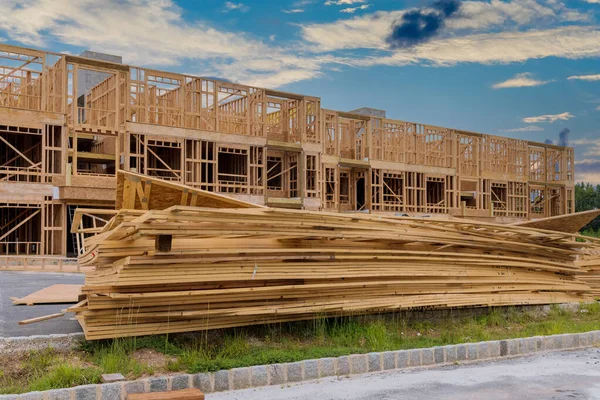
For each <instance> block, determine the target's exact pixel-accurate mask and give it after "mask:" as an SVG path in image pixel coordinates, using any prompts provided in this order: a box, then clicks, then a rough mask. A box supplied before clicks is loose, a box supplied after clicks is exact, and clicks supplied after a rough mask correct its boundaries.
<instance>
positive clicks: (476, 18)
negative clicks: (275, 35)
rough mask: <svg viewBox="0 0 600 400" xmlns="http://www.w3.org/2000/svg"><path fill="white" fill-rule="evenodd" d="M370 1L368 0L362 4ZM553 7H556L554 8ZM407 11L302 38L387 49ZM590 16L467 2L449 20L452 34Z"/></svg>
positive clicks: (517, 2)
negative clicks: (396, 24)
mask: <svg viewBox="0 0 600 400" xmlns="http://www.w3.org/2000/svg"><path fill="white" fill-rule="evenodd" d="M362 2H366V0H364V1H362ZM551 6H552V7H551ZM406 11H407V10H401V11H378V12H375V13H371V14H367V15H363V16H360V17H354V18H352V19H341V20H338V21H334V22H328V23H315V24H305V25H302V26H301V28H302V36H303V38H304V39H305V40H307V41H309V42H311V43H313V44H314V45H315V46H316V47H317V48H319V49H320V50H323V51H330V50H340V49H358V48H373V49H386V48H387V43H386V41H385V39H386V37H388V36H389V34H390V33H391V29H392V24H393V22H394V21H395V20H397V19H399V18H401V17H402V15H403V14H404V13H405V12H406ZM589 18H590V17H589V16H588V15H587V14H583V13H580V12H578V11H575V10H571V9H568V8H566V7H565V6H564V5H563V4H562V2H556V3H554V4H552V5H550V4H549V5H547V6H545V5H541V4H538V3H537V2H536V1H535V0H511V1H500V0H491V1H490V2H485V1H464V2H462V4H461V8H460V12H459V13H458V14H457V15H456V17H453V18H451V19H449V20H447V21H446V28H445V32H446V33H447V34H449V35H456V34H459V33H463V34H464V33H476V32H482V31H485V30H489V29H493V28H502V29H501V30H503V31H514V28H515V27H522V26H526V25H527V24H531V23H534V24H535V26H537V27H543V26H544V25H543V24H546V25H548V24H552V23H556V22H568V21H585V20H587V19H589Z"/></svg>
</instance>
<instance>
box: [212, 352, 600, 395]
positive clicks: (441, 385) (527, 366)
mask: <svg viewBox="0 0 600 400" xmlns="http://www.w3.org/2000/svg"><path fill="white" fill-rule="evenodd" d="M209 398H210V400H217V399H228V400H284V399H289V400H309V399H310V400H314V399H319V400H329V399H361V400H387V399H410V400H431V399H435V400H480V399H485V400H498V399H506V400H508V399H510V400H513V399H514V400H520V399H531V400H534V399H535V400H538V399H556V400H558V399H565V400H584V399H600V349H588V350H581V351H571V352H562V353H548V354H541V355H536V356H532V357H525V358H517V359H510V360H503V361H496V362H485V363H477V364H469V365H462V366H451V367H442V368H434V369H425V370H412V371H394V372H385V373H378V374H369V375H360V376H353V377H350V378H339V379H338V378H327V379H321V380H319V381H313V382H309V383H304V384H296V385H291V386H288V385H286V386H284V387H282V386H268V387H264V388H259V389H245V390H238V391H233V392H223V393H215V394H211V395H210V397H209Z"/></svg>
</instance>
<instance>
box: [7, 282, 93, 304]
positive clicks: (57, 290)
mask: <svg viewBox="0 0 600 400" xmlns="http://www.w3.org/2000/svg"><path fill="white" fill-rule="evenodd" d="M81 287H82V285H64V284H57V285H52V286H48V287H46V288H44V289H42V290H38V291H37V292H34V293H31V294H30V295H27V296H25V297H23V298H20V299H18V298H16V297H12V298H11V300H12V302H13V304H27V305H33V304H49V303H77V302H78V301H79V295H80V294H81Z"/></svg>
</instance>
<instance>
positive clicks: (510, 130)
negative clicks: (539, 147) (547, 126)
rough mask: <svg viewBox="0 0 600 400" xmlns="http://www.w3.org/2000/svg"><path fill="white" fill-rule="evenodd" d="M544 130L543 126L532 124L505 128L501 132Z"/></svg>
mask: <svg viewBox="0 0 600 400" xmlns="http://www.w3.org/2000/svg"><path fill="white" fill-rule="evenodd" d="M543 130H544V128H542V127H540V126H535V125H531V126H524V127H522V128H514V129H504V130H502V131H500V132H541V131H543Z"/></svg>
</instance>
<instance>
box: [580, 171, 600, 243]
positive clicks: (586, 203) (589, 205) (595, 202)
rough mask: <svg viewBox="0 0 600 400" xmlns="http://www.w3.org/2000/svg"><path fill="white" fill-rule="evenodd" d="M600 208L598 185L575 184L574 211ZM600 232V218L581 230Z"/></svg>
mask: <svg viewBox="0 0 600 400" xmlns="http://www.w3.org/2000/svg"><path fill="white" fill-rule="evenodd" d="M596 208H600V185H596V186H594V185H592V184H590V183H583V182H579V183H576V184H575V211H577V212H579V211H587V210H593V209H596ZM586 229H593V230H595V231H598V230H600V218H596V219H595V220H593V221H592V222H590V223H589V224H588V225H586V226H585V228H584V229H583V230H586Z"/></svg>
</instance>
